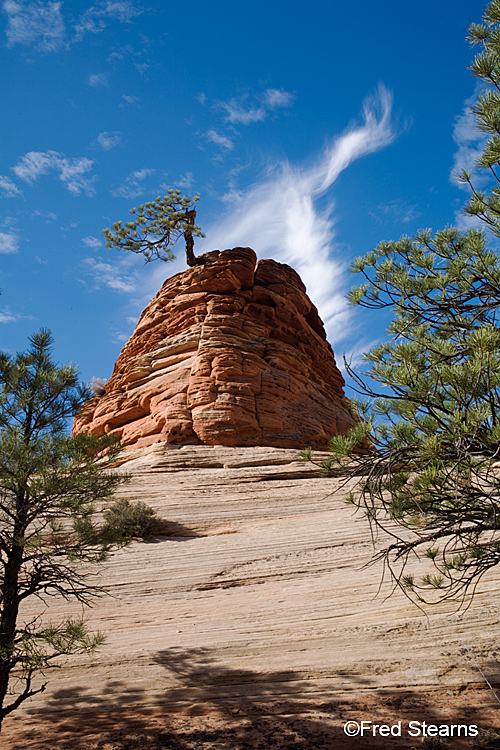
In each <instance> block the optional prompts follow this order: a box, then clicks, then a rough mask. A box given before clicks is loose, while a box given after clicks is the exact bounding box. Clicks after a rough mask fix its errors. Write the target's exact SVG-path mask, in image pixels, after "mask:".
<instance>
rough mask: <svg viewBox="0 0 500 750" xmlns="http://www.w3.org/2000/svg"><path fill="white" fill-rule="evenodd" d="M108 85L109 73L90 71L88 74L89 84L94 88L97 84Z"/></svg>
mask: <svg viewBox="0 0 500 750" xmlns="http://www.w3.org/2000/svg"><path fill="white" fill-rule="evenodd" d="M108 85H109V73H91V74H90V75H89V86H93V87H94V88H96V87H97V86H108Z"/></svg>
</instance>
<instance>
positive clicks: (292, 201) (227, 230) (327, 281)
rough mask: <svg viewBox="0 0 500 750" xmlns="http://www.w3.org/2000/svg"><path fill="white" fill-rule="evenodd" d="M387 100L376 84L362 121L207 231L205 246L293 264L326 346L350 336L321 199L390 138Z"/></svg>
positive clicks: (329, 215) (341, 276) (328, 216)
mask: <svg viewBox="0 0 500 750" xmlns="http://www.w3.org/2000/svg"><path fill="white" fill-rule="evenodd" d="M391 107H392V96H391V94H390V92H388V91H387V90H386V89H385V88H384V87H383V86H380V87H379V89H378V92H377V94H376V95H375V96H372V97H370V98H369V99H367V100H366V102H365V104H364V107H363V122H362V124H360V125H358V126H353V127H351V128H350V129H349V130H348V131H346V132H345V133H344V134H342V135H341V136H339V137H338V138H337V139H336V140H335V141H334V142H333V143H332V144H331V145H330V146H329V147H328V148H327V149H326V150H325V152H324V153H323V154H322V156H321V157H320V158H319V159H318V160H317V161H316V163H315V164H313V166H310V167H297V166H292V165H291V164H289V163H284V164H281V165H280V166H279V167H278V168H275V169H274V170H273V171H271V172H270V174H269V175H268V176H267V177H266V178H265V179H264V180H263V181H262V182H261V183H260V184H257V185H255V186H254V187H253V188H252V189H251V190H249V191H248V192H247V193H245V194H243V195H241V199H240V200H239V202H237V203H236V205H235V206H234V208H232V210H231V211H230V213H228V214H227V215H226V218H225V219H224V220H223V221H222V222H221V223H219V224H217V225H215V226H212V227H209V228H208V229H207V230H206V233H207V240H206V243H205V246H206V244H207V243H209V244H210V247H219V248H226V247H234V246H245V245H248V246H250V247H253V248H254V250H255V251H256V252H257V254H258V257H259V258H265V257H271V258H274V259H275V260H277V261H280V262H282V263H287V264H289V265H291V266H293V267H294V268H295V269H296V271H297V272H298V273H299V274H300V276H301V277H302V279H303V281H304V283H305V284H306V286H307V288H308V292H309V294H310V296H311V298H312V300H313V301H314V303H315V304H316V305H317V307H318V308H319V311H320V314H321V316H322V318H323V321H324V323H325V326H326V328H327V331H328V333H329V338H330V341H331V342H332V343H333V342H335V341H338V340H340V339H345V338H346V337H347V336H348V335H349V326H348V325H347V319H348V308H347V303H346V300H345V296H344V295H345V290H346V286H347V281H346V269H345V265H344V263H343V262H342V260H341V259H340V258H339V257H338V255H337V257H336V256H335V247H334V244H333V241H334V216H333V210H332V207H330V208H329V209H327V210H326V211H323V212H322V211H319V210H318V208H317V207H316V206H315V201H316V200H317V199H318V198H320V197H321V196H324V195H325V193H326V192H327V190H328V189H329V188H330V186H331V185H332V184H333V183H334V182H335V180H336V179H337V177H338V176H339V174H340V173H341V172H342V171H343V170H344V169H346V168H347V167H348V166H349V165H350V164H351V163H352V162H353V161H355V160H356V159H359V158H360V157H362V156H364V155H366V154H369V153H372V152H374V151H378V150H380V149H381V148H384V147H385V146H387V145H388V144H389V143H391V142H392V141H393V140H394V138H395V137H396V132H395V129H394V127H393V125H392V122H391Z"/></svg>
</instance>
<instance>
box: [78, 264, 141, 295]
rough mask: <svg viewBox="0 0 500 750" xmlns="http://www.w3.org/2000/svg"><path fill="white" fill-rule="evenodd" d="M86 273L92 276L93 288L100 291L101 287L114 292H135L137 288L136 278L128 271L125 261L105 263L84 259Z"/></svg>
mask: <svg viewBox="0 0 500 750" xmlns="http://www.w3.org/2000/svg"><path fill="white" fill-rule="evenodd" d="M83 265H84V268H85V270H86V272H87V273H88V274H89V275H90V276H92V278H93V281H94V288H95V289H101V288H102V287H103V286H106V287H108V288H109V289H112V290H113V291H115V292H128V293H130V292H135V290H136V288H137V276H136V274H135V273H134V272H133V271H130V269H129V268H128V264H127V262H126V261H125V260H123V259H122V260H121V262H118V261H116V262H113V263H105V262H104V261H101V260H96V259H95V258H85V260H84V261H83Z"/></svg>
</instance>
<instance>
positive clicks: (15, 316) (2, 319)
mask: <svg viewBox="0 0 500 750" xmlns="http://www.w3.org/2000/svg"><path fill="white" fill-rule="evenodd" d="M27 318H28V319H30V318H31V316H27V315H20V314H19V313H13V312H11V311H10V310H9V308H8V307H4V309H3V310H0V323H17V322H18V321H20V320H26V319H27ZM31 319H32V318H31Z"/></svg>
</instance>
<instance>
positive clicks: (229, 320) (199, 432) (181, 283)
mask: <svg viewBox="0 0 500 750" xmlns="http://www.w3.org/2000/svg"><path fill="white" fill-rule="evenodd" d="M205 257H206V258H207V259H208V261H207V263H206V264H205V265H203V266H195V267H194V268H191V269H189V270H187V271H184V272H182V273H179V274H177V275H176V276H173V277H172V278H170V279H167V281H166V282H165V283H164V285H163V287H162V289H161V290H160V292H159V293H158V294H157V295H156V297H155V298H154V299H153V300H152V301H151V302H150V303H149V305H148V306H147V307H146V309H145V310H144V312H143V313H142V315H141V317H140V320H139V322H138V324H137V327H136V329H135V331H134V333H133V335H132V336H131V338H130V339H129V341H128V343H127V344H126V345H125V346H124V348H123V350H122V352H121V354H120V356H119V357H118V360H117V362H116V365H115V368H114V371H113V375H112V377H111V378H110V380H109V381H108V383H107V384H106V392H105V393H104V394H103V395H102V396H94V398H92V399H91V400H90V401H88V402H87V403H86V404H85V406H84V407H83V409H82V410H81V411H80V413H79V415H78V416H77V417H76V419H75V423H74V427H73V432H74V433H75V432H82V431H86V432H91V433H93V434H98V435H99V434H103V433H113V434H117V435H119V436H120V438H121V441H122V444H123V446H124V447H130V448H132V447H133V448H138V447H143V446H147V445H151V444H153V443H157V442H167V443H172V444H176V445H186V444H199V443H202V444H206V445H227V446H246V445H262V446H275V447H281V448H304V447H306V446H312V447H313V448H318V449H319V448H324V447H325V446H326V445H327V443H328V440H329V438H330V437H331V436H332V435H334V434H336V433H346V432H347V431H348V430H349V428H350V427H352V426H353V425H354V417H353V413H352V411H351V408H350V405H349V402H348V400H347V399H346V397H345V396H344V391H343V386H344V380H343V378H342V375H341V374H340V372H339V370H338V368H337V366H336V364H335V358H334V356H333V351H332V348H331V346H330V344H329V343H328V342H327V340H326V334H325V331H324V328H323V323H322V322H321V320H320V318H319V316H318V312H317V310H316V308H315V307H314V305H313V304H312V302H311V301H310V299H309V298H308V296H307V294H306V289H305V286H304V284H303V283H302V281H301V279H300V277H299V276H298V275H297V273H296V272H295V271H294V270H293V269H292V268H290V267H289V266H286V265H283V264H281V263H277V262H275V261H273V260H261V261H259V262H258V263H256V256H255V253H254V251H253V250H251V249H250V248H241V247H236V248H234V249H233V250H225V251H223V252H220V251H215V252H212V253H207V255H206V256H205Z"/></svg>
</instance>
